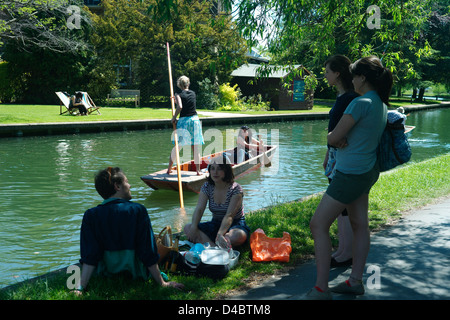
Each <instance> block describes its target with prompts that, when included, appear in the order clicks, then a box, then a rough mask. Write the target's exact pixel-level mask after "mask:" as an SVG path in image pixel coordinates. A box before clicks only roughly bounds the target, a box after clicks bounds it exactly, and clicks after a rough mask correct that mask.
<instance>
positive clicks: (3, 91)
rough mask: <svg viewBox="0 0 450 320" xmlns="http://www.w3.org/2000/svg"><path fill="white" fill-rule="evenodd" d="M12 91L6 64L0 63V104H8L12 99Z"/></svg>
mask: <svg viewBox="0 0 450 320" xmlns="http://www.w3.org/2000/svg"><path fill="white" fill-rule="evenodd" d="M13 96H14V95H13V89H12V88H11V81H10V80H9V74H8V63H7V62H1V63H0V102H2V103H10V102H11V101H12V99H13Z"/></svg>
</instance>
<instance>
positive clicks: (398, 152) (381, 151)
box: [377, 119, 412, 172]
mask: <svg viewBox="0 0 450 320" xmlns="http://www.w3.org/2000/svg"><path fill="white" fill-rule="evenodd" d="M377 152H378V164H379V167H380V172H383V171H387V170H390V169H393V168H395V167H396V166H398V165H401V164H403V163H406V162H408V161H409V160H410V159H411V154H412V152H411V147H410V145H409V142H408V138H407V136H406V134H405V126H404V125H403V124H402V123H401V119H399V120H398V121H396V122H394V123H389V122H388V123H387V124H386V128H385V129H384V131H383V134H382V136H381V141H380V144H379V145H378V150H377Z"/></svg>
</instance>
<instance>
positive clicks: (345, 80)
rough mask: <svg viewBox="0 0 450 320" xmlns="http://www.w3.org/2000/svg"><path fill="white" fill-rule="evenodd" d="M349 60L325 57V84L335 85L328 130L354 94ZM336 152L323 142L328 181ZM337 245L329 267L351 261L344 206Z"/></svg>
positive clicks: (351, 234)
mask: <svg viewBox="0 0 450 320" xmlns="http://www.w3.org/2000/svg"><path fill="white" fill-rule="evenodd" d="M350 64H351V61H350V59H349V58H347V57H346V56H343V55H334V56H332V57H330V58H328V59H327V61H325V63H324V66H325V75H324V76H325V78H326V79H327V81H328V85H330V86H334V87H336V89H337V93H338V96H337V98H336V102H335V103H334V105H333V107H332V108H331V110H330V120H329V122H328V133H330V132H332V131H333V130H334V128H335V127H336V125H337V124H338V122H339V120H340V119H341V117H342V115H343V114H344V111H345V109H347V106H348V105H349V103H350V102H351V101H352V100H353V99H355V98H356V97H357V96H358V94H357V93H355V92H354V91H353V83H352V78H353V77H352V74H351V73H350ZM336 152H337V148H335V147H332V146H330V145H327V153H326V155H325V159H324V161H323V168H324V170H325V175H326V176H327V177H328V181H329V182H331V180H332V179H333V177H334V174H335V173H336V166H335V165H336ZM337 224H338V238H339V247H338V249H337V250H336V252H335V253H333V255H332V256H331V264H330V267H342V266H348V265H351V264H352V239H353V232H352V227H351V225H350V220H349V218H348V213H347V209H344V211H342V213H341V214H340V215H339V216H338V218H337Z"/></svg>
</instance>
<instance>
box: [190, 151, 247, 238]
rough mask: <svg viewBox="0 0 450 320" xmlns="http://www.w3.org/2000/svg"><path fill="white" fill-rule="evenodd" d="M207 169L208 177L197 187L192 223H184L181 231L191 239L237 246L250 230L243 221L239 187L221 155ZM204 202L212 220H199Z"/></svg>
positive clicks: (241, 196) (203, 209) (228, 165)
mask: <svg viewBox="0 0 450 320" xmlns="http://www.w3.org/2000/svg"><path fill="white" fill-rule="evenodd" d="M208 172H209V176H208V180H207V182H205V184H204V185H203V186H202V188H201V191H200V195H199V198H198V203H197V207H196V208H195V211H194V214H193V216H192V223H191V224H188V225H186V226H185V228H184V232H185V234H186V235H187V238H188V239H189V240H190V241H192V242H194V243H205V242H209V243H211V244H214V243H215V244H217V245H219V246H221V247H230V245H231V246H232V247H236V246H239V245H241V244H243V243H244V242H245V241H246V240H247V239H248V237H249V234H250V228H249V227H248V226H247V224H246V223H245V216H244V207H243V202H242V199H243V195H244V193H243V190H242V187H241V186H240V185H239V184H238V183H236V182H234V175H233V171H232V169H231V165H230V164H229V163H227V161H226V159H225V158H222V157H217V158H215V159H213V161H212V162H211V163H210V164H209V166H208ZM208 203H209V210H210V211H211V213H212V220H211V221H208V222H200V220H201V218H202V216H203V214H204V212H205V209H206V205H207V204H208Z"/></svg>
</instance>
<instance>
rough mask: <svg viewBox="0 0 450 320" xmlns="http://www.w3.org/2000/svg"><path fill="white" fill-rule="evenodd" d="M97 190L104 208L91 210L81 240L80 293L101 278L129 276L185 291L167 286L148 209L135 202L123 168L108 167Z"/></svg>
mask: <svg viewBox="0 0 450 320" xmlns="http://www.w3.org/2000/svg"><path fill="white" fill-rule="evenodd" d="M95 189H96V190H97V192H98V193H99V194H100V195H101V196H102V198H103V199H105V200H104V201H103V203H102V204H100V205H98V206H97V207H95V208H91V209H89V210H87V211H86V212H85V214H84V216H83V221H82V224H81V236H80V252H81V259H80V263H81V264H82V272H81V279H80V283H79V284H77V292H78V293H81V292H82V291H83V290H84V288H86V287H87V285H88V282H89V279H90V278H91V276H92V274H93V273H94V271H95V269H97V274H102V275H106V276H110V275H117V274H122V273H127V274H129V275H131V276H132V278H144V279H148V278H149V276H150V275H151V276H152V277H153V279H154V280H155V281H156V282H157V283H158V284H159V285H161V286H164V287H167V286H170V287H174V288H177V289H181V288H183V285H182V284H180V283H176V282H166V281H165V280H164V279H163V278H162V276H161V272H160V270H159V267H158V259H159V254H158V250H157V246H156V241H155V236H154V234H153V229H152V225H151V222H150V218H149V216H148V213H147V209H146V208H145V207H144V206H143V205H141V204H138V203H134V202H131V201H130V200H131V192H130V184H129V183H128V179H127V177H126V176H125V174H124V173H123V172H122V171H121V170H120V168H111V167H108V168H107V169H105V170H101V171H99V172H98V174H97V176H96V177H95Z"/></svg>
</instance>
